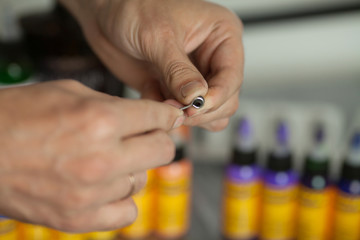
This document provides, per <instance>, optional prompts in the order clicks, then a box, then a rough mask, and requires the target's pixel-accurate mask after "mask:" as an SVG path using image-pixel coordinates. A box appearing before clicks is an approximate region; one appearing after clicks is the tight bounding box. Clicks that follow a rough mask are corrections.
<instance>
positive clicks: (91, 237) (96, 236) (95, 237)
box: [85, 230, 117, 240]
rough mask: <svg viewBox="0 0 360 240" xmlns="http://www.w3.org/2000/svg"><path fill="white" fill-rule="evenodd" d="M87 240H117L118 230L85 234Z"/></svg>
mask: <svg viewBox="0 0 360 240" xmlns="http://www.w3.org/2000/svg"><path fill="white" fill-rule="evenodd" d="M85 239H86V240H116V239H117V231H115V230H114V231H104V232H91V233H87V234H86V235H85Z"/></svg>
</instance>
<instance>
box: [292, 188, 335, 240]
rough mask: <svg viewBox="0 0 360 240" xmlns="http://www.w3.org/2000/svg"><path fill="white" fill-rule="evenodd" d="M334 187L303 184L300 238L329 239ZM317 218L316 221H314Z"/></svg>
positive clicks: (304, 239) (300, 203)
mask: <svg viewBox="0 0 360 240" xmlns="http://www.w3.org/2000/svg"><path fill="white" fill-rule="evenodd" d="M332 192H333V191H332V189H331V188H330V187H327V188H326V189H324V190H313V189H310V188H307V187H305V186H302V187H301V189H300V198H299V218H298V219H299V220H298V221H299V223H298V233H297V236H298V238H297V239H298V240H328V239H329V231H330V229H329V226H330V224H331V222H330V220H331V210H332V196H333V193H332ZM314 219H316V222H314Z"/></svg>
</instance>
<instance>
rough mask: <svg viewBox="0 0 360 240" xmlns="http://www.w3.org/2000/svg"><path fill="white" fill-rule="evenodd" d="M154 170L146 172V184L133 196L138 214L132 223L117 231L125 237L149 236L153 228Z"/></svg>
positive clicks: (139, 237)
mask: <svg viewBox="0 0 360 240" xmlns="http://www.w3.org/2000/svg"><path fill="white" fill-rule="evenodd" d="M154 174H155V173H154V170H149V171H148V172H147V176H148V180H147V183H146V186H145V187H144V188H143V189H142V190H141V191H140V192H138V193H137V194H136V195H135V196H134V197H133V199H134V201H135V203H136V206H137V208H138V216H137V218H136V220H135V222H134V223H133V224H131V225H130V226H127V227H125V228H122V229H120V230H119V233H120V235H121V237H122V238H125V239H143V238H145V237H147V236H149V235H150V234H151V233H152V231H153V228H154V221H153V217H154V211H153V210H154V205H155V203H154Z"/></svg>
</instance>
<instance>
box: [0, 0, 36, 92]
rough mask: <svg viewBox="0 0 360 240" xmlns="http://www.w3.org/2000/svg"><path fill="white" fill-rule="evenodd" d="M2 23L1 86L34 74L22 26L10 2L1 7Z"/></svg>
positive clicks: (19, 81)
mask: <svg viewBox="0 0 360 240" xmlns="http://www.w3.org/2000/svg"><path fill="white" fill-rule="evenodd" d="M0 16H2V17H1V19H0V23H1V24H2V27H1V29H2V32H1V35H0V87H1V85H10V84H17V83H23V82H25V81H26V80H28V79H29V78H30V76H31V75H32V66H31V62H30V60H29V58H28V56H27V54H26V50H25V46H24V43H23V41H22V36H21V31H20V27H19V25H18V23H17V19H16V17H15V14H14V11H13V10H12V8H11V6H10V4H9V3H8V4H5V6H4V7H2V8H1V12H0Z"/></svg>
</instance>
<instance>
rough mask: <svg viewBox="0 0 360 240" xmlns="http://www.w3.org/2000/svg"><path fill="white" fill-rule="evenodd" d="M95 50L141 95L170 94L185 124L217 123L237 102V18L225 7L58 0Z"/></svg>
mask: <svg viewBox="0 0 360 240" xmlns="http://www.w3.org/2000/svg"><path fill="white" fill-rule="evenodd" d="M62 2H64V3H65V5H67V6H68V8H69V9H70V10H71V11H72V12H73V14H74V15H75V16H76V17H77V19H78V20H79V22H80V24H81V26H82V28H83V31H84V33H85V35H86V37H87V39H88V41H89V43H90V45H91V46H92V48H93V49H94V50H95V52H96V53H97V55H98V56H99V57H100V58H101V59H102V61H103V62H104V63H105V64H106V65H107V66H108V67H109V68H110V69H111V71H112V72H113V73H115V74H116V75H117V76H118V77H119V78H120V79H122V80H123V81H124V82H125V83H126V84H128V85H130V86H131V87H133V88H135V89H137V90H138V91H140V93H141V94H142V97H143V98H150V99H156V100H164V99H171V98H175V99H176V100H177V101H178V102H179V103H181V104H179V106H180V107H181V106H183V105H187V104H189V103H190V102H191V101H192V100H193V99H194V98H195V97H197V96H204V97H205V106H204V107H203V108H202V109H201V110H196V109H193V108H189V109H187V110H186V115H187V116H189V117H188V118H187V119H186V121H185V124H186V125H190V126H195V125H197V126H202V127H204V128H207V129H209V130H214V131H216V130H221V129H223V128H224V127H225V126H226V125H227V123H228V121H229V117H230V116H231V115H233V114H234V112H235V111H236V109H237V107H238V93H239V89H240V85H241V82H242V78H243V49H242V40H241V38H242V25H241V23H240V21H239V19H238V17H237V16H236V15H235V14H233V13H231V12H230V11H229V10H227V9H225V8H223V7H220V6H218V5H215V4H212V3H208V2H205V1H197V0H196V1H195V0H181V1H179V0H92V1H88V0H85V1H84V0H77V1H74V0H62Z"/></svg>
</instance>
